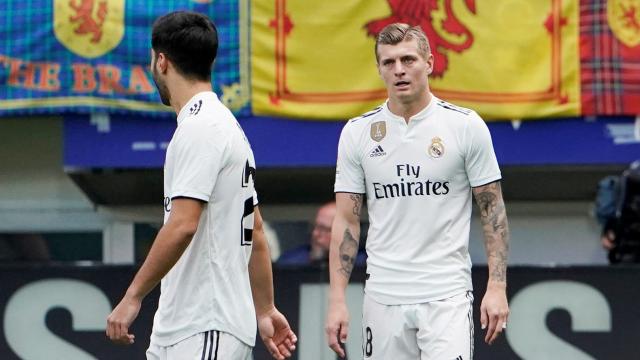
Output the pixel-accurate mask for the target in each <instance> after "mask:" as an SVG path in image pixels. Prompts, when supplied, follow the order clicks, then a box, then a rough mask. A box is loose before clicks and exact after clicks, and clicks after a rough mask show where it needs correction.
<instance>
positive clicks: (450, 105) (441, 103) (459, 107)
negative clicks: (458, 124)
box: [438, 100, 473, 115]
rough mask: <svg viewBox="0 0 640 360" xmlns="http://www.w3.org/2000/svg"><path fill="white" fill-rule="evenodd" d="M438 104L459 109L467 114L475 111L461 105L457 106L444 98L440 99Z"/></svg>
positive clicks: (454, 109)
mask: <svg viewBox="0 0 640 360" xmlns="http://www.w3.org/2000/svg"><path fill="white" fill-rule="evenodd" d="M438 106H440V107H443V108H445V109H447V110H453V111H457V112H459V113H461V114H465V115H469V114H471V113H472V112H473V110H471V109H467V108H463V107H461V106H457V105H453V104H451V103H448V102H446V101H444V100H438Z"/></svg>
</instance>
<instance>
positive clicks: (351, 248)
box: [338, 194, 362, 279]
mask: <svg viewBox="0 0 640 360" xmlns="http://www.w3.org/2000/svg"><path fill="white" fill-rule="evenodd" d="M350 198H351V200H352V201H353V215H355V216H356V217H357V221H358V222H359V221H360V211H361V210H362V194H351V195H350ZM359 237H360V233H359V230H356V231H355V232H353V233H352V232H351V230H349V228H348V227H347V228H346V229H345V231H344V236H343V238H342V242H341V243H340V248H339V251H340V253H339V256H340V269H338V271H339V272H340V273H341V274H342V275H344V276H345V277H346V278H347V279H348V278H349V277H350V276H351V271H352V270H353V266H354V265H355V263H356V257H357V256H358V242H359Z"/></svg>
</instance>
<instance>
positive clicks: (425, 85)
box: [325, 23, 509, 360]
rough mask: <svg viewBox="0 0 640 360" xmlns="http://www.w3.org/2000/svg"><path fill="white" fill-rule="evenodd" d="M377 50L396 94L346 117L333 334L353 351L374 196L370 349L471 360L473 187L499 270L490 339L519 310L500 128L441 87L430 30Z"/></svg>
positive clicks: (492, 287)
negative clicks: (355, 272)
mask: <svg viewBox="0 0 640 360" xmlns="http://www.w3.org/2000/svg"><path fill="white" fill-rule="evenodd" d="M375 52H376V60H377V66H378V72H379V74H380V76H381V78H382V80H383V81H384V83H385V85H386V88H387V93H388V101H387V102H386V103H384V104H383V105H381V106H380V107H378V108H376V109H374V110H372V111H370V112H368V113H365V114H364V115H362V116H360V117H357V118H354V119H351V120H350V121H349V122H347V124H346V125H345V126H344V129H343V130H342V134H341V135H340V141H339V145H338V161H337V166H336V181H335V193H336V205H337V211H336V218H335V220H334V222H333V230H332V238H331V250H330V254H329V261H330V269H329V270H330V283H331V284H330V294H329V310H328V314H327V321H326V327H325V330H326V336H327V342H328V345H329V346H330V347H331V349H333V350H334V351H335V352H336V353H337V354H338V355H340V356H344V350H343V348H342V346H341V345H342V344H344V343H345V342H346V339H347V334H348V327H349V313H348V310H347V304H346V300H345V289H346V286H347V283H348V281H349V278H350V275H351V272H352V269H353V265H354V263H355V258H356V254H357V249H358V239H359V237H360V213H361V209H362V203H363V201H364V195H365V194H366V198H367V209H368V213H369V231H368V235H367V244H366V251H367V255H368V258H367V274H366V277H365V278H366V283H365V296H364V304H363V313H362V337H363V344H362V349H363V352H364V357H365V358H367V359H376V360H388V359H394V360H418V359H423V360H424V359H451V360H453V359H464V360H468V359H472V358H473V316H472V309H473V308H472V302H473V295H472V284H471V260H470V257H469V252H468V246H469V226H470V222H471V205H472V204H471V198H472V194H473V195H474V196H475V199H476V202H477V203H478V206H479V208H480V220H481V222H482V226H483V232H484V243H485V248H486V252H487V259H488V261H487V262H488V268H489V280H488V284H487V291H486V293H485V295H484V298H483V300H482V304H481V307H480V311H481V314H480V319H481V320H480V321H481V325H482V328H483V329H486V335H485V341H486V342H487V343H489V344H492V343H493V342H494V341H495V340H496V338H497V337H498V335H499V334H500V333H501V332H502V331H503V330H504V329H505V328H506V326H507V317H508V314H509V307H508V303H507V295H506V287H507V255H508V244H509V228H508V223H507V216H506V210H505V205H504V201H503V199H502V190H501V185H500V179H501V173H500V169H499V167H498V162H497V160H496V156H495V152H494V150H493V145H492V142H491V135H490V134H489V129H488V128H487V125H486V124H485V123H484V121H483V120H482V119H481V118H480V116H478V114H476V113H475V112H474V111H472V110H469V109H465V108H461V107H458V106H455V105H452V104H450V103H448V102H445V101H443V100H440V99H438V98H436V97H435V96H434V95H433V94H431V92H430V90H429V82H428V76H429V74H431V72H432V71H433V66H434V57H433V55H432V53H431V50H430V48H429V43H428V39H427V38H426V35H425V34H424V32H423V31H422V30H421V29H420V28H419V27H412V26H409V25H407V24H399V23H396V24H390V25H388V26H387V27H385V28H384V29H383V30H382V32H381V33H380V34H379V35H378V38H377V41H376V46H375Z"/></svg>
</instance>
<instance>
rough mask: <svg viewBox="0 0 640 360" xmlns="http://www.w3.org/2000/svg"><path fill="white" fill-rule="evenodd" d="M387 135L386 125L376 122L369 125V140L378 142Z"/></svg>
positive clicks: (382, 122)
mask: <svg viewBox="0 0 640 360" xmlns="http://www.w3.org/2000/svg"><path fill="white" fill-rule="evenodd" d="M386 135H387V123H386V122H384V121H376V122H374V123H373V124H371V139H373V140H374V141H378V142H380V140H382V139H384V137H385V136H386Z"/></svg>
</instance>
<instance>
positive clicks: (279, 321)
mask: <svg viewBox="0 0 640 360" xmlns="http://www.w3.org/2000/svg"><path fill="white" fill-rule="evenodd" d="M254 209H255V211H254V225H253V236H252V237H253V249H252V250H251V258H250V260H249V277H250V280H251V293H252V294H253V303H254V306H255V309H256V317H257V320H258V331H259V332H260V337H261V338H262V341H263V342H264V344H265V346H266V347H267V350H269V353H271V356H273V357H274V358H276V359H278V360H282V359H285V358H288V357H290V356H291V352H292V351H293V350H295V343H296V341H297V340H298V339H297V338H296V335H295V334H294V333H293V331H292V330H291V328H290V327H289V323H288V322H287V319H286V318H285V317H284V315H282V314H281V313H280V312H279V311H278V309H276V307H275V304H274V301H273V275H272V272H271V256H269V245H268V243H267V237H266V235H265V233H264V229H263V222H262V215H261V214H260V209H259V208H258V206H255V207H254Z"/></svg>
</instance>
